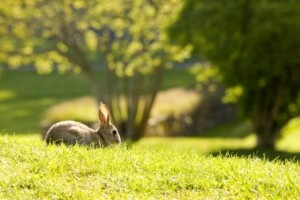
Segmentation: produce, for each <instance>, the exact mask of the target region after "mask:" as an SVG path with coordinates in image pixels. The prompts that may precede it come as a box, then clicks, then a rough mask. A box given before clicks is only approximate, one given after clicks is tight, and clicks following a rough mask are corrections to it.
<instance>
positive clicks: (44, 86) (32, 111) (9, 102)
mask: <svg viewBox="0 0 300 200" xmlns="http://www.w3.org/2000/svg"><path fill="white" fill-rule="evenodd" d="M178 76H180V79H179V78H178ZM98 77H99V79H100V80H103V74H102V73H101V72H99V73H98ZM102 82H103V81H102ZM193 84H194V78H193V75H191V74H190V73H189V71H188V70H187V69H178V68H175V69H172V70H167V71H166V73H165V79H164V82H163V86H162V89H163V90H166V89H169V88H172V87H179V86H182V87H191V86H193ZM91 94H92V92H91V90H90V88H89V85H88V82H87V80H86V79H85V77H84V76H82V75H79V74H63V75H60V74H56V73H52V74H48V75H41V76H39V75H37V74H36V73H35V72H33V71H3V72H2V74H1V77H0V103H1V107H0V131H2V130H4V131H6V132H10V133H18V134H20V133H37V132H39V129H40V127H39V125H40V121H41V120H42V118H43V117H44V114H45V111H46V110H47V108H48V107H49V106H51V105H54V104H56V103H58V102H61V101H65V100H69V99H73V98H78V97H82V96H87V95H91Z"/></svg>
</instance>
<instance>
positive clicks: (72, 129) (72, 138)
mask: <svg viewBox="0 0 300 200" xmlns="http://www.w3.org/2000/svg"><path fill="white" fill-rule="evenodd" d="M109 115H110V114H109V110H108V108H107V106H106V105H105V104H104V103H102V102H101V103H100V105H99V121H100V126H99V128H98V129H97V130H93V129H91V128H89V127H88V126H86V125H84V124H82V123H80V122H76V121H61V122H57V123H55V124H54V125H52V126H51V127H50V128H49V130H48V132H47V134H46V137H45V141H46V143H47V144H49V143H55V144H61V143H63V144H66V145H75V144H79V145H86V146H94V147H107V146H109V145H111V144H120V143H121V138H120V135H119V132H118V130H117V128H116V127H115V126H114V125H113V124H112V123H111V122H110V119H109V118H110V117H109Z"/></svg>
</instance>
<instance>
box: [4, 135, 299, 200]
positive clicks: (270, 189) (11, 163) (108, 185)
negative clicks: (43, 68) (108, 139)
mask: <svg viewBox="0 0 300 200" xmlns="http://www.w3.org/2000/svg"><path fill="white" fill-rule="evenodd" d="M0 158H1V159H0V162H1V164H0V199H298V198H299V196H300V165H299V162H298V161H297V160H289V161H284V162H282V161H280V160H278V159H277V160H273V161H269V160H267V159H263V158H258V157H238V156H230V155H220V154H208V155H203V154H199V153H198V151H196V150H192V149H185V150H183V149H182V150H180V151H178V150H175V149H170V148H166V147H163V146H160V147H159V146H149V147H146V146H143V145H141V144H136V145H134V146H132V147H126V146H120V147H115V148H108V149H87V148H84V147H80V146H75V147H65V146H46V145H45V144H44V143H43V142H41V141H40V140H39V139H38V138H35V137H34V136H31V137H30V136H27V137H26V136H16V137H13V136H5V135H2V136H0Z"/></svg>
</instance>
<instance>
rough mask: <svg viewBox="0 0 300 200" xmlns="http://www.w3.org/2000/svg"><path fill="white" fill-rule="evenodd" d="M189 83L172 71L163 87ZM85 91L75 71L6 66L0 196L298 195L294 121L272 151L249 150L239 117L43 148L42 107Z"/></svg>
mask: <svg viewBox="0 0 300 200" xmlns="http://www.w3.org/2000/svg"><path fill="white" fill-rule="evenodd" d="M179 75H180V78H178V77H179ZM99 77H100V78H101V74H99ZM192 85H193V77H192V76H191V75H190V74H189V73H188V72H187V71H182V70H180V69H178V70H174V71H170V73H169V74H167V78H166V81H165V82H164V86H163V88H164V89H168V88H171V87H176V86H184V87H191V86H192ZM90 93H91V92H90V90H89V87H88V84H87V82H86V80H85V79H84V78H83V77H82V76H80V75H74V74H66V75H63V76H61V75H58V74H50V75H45V76H37V75H35V74H34V73H33V72H30V71H16V72H11V71H4V73H3V74H2V77H1V78H0V199H299V196H300V164H299V159H300V153H299V152H300V145H299V141H300V134H299V132H300V128H299V126H298V124H299V121H298V120H295V123H292V124H291V126H289V127H287V130H286V132H287V133H286V134H285V136H284V137H283V139H282V140H280V141H279V143H278V145H277V151H271V152H261V151H258V150H253V149H252V148H253V146H254V145H255V137H254V136H253V135H249V134H248V131H249V124H248V122H245V121H238V122H233V123H229V124H226V125H224V126H220V127H217V128H215V129H212V130H210V131H207V132H205V133H202V134H201V135H199V137H194V138H145V139H142V140H141V141H139V142H138V143H136V144H134V145H133V146H127V145H126V144H123V145H121V146H118V147H114V148H108V149H88V148H85V147H80V146H74V147H65V146H47V145H45V143H44V142H43V141H41V139H40V135H39V134H38V133H39V123H40V121H41V119H42V118H43V115H44V112H45V110H46V109H47V108H48V107H49V106H51V105H53V104H55V103H57V102H60V101H64V100H67V99H72V98H76V97H81V96H85V95H90Z"/></svg>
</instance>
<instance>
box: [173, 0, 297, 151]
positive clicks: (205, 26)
mask: <svg viewBox="0 0 300 200" xmlns="http://www.w3.org/2000/svg"><path fill="white" fill-rule="evenodd" d="M299 13H300V2H299V1H293V0H289V1H283V0H277V1H269V0H267V1H259V0H256V1H246V0H234V1H222V0H217V1H209V0H202V1H196V0H188V1H187V2H186V4H185V6H184V8H183V10H182V11H181V14H180V16H179V18H178V20H177V22H176V23H175V25H173V26H172V27H171V28H170V35H171V36H173V37H174V38H176V41H178V42H179V43H182V44H187V43H192V44H193V46H194V49H195V53H200V54H202V55H204V56H205V57H206V59H208V60H209V61H210V62H212V63H213V64H214V65H216V66H217V67H218V69H219V70H220V73H221V74H222V76H223V79H224V82H225V83H226V85H227V86H228V87H233V89H231V90H230V91H229V96H230V94H232V95H233V97H238V96H240V99H239V104H240V106H241V110H242V111H243V113H244V114H245V115H246V116H248V117H249V118H250V119H251V121H252V123H253V126H254V129H255V132H256V134H257V137H258V146H261V147H269V148H273V147H274V143H275V141H276V139H277V137H278V135H279V133H280V129H281V128H282V127H283V125H284V124H286V123H287V121H288V120H289V119H291V118H292V117H294V116H297V115H299V113H300V112H299V108H300V106H299V98H300V97H299V93H300V90H299V85H300V78H299V76H300V67H299V65H300V60H299V54H300V38H299V34H300V25H299V23H298V22H299V20H300V14H299ZM232 95H231V96H232ZM225 100H226V99H225ZM227 100H229V101H232V100H234V98H233V99H227Z"/></svg>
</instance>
